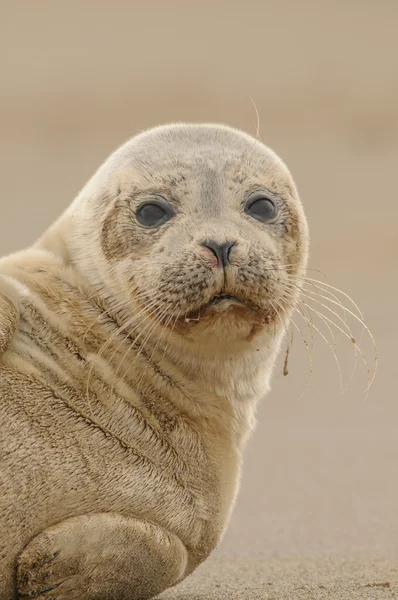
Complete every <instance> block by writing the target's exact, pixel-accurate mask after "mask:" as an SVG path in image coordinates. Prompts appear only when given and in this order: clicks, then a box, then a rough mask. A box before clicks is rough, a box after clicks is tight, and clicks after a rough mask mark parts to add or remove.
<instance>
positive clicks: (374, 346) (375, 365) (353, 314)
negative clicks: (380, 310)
mask: <svg viewBox="0 0 398 600" xmlns="http://www.w3.org/2000/svg"><path fill="white" fill-rule="evenodd" d="M308 293H309V294H311V292H308ZM318 297H319V298H323V299H325V300H327V301H328V302H330V303H332V304H337V302H336V301H334V300H332V299H330V298H327V297H326V296H324V295H322V294H318ZM318 302H319V300H318ZM319 303H320V302H319ZM320 304H321V303H320ZM329 310H330V309H329ZM345 310H346V311H347V312H348V314H350V315H351V316H352V317H354V319H355V320H356V321H358V323H360V324H361V325H362V328H363V329H362V332H361V336H360V340H362V335H363V330H365V331H366V332H367V334H368V335H369V338H370V340H371V342H372V346H373V352H374V367H373V373H372V375H371V377H370V381H369V385H368V387H367V390H369V387H370V386H371V385H372V383H373V381H374V378H375V376H376V371H377V366H378V352H377V344H376V341H375V339H374V337H373V335H372V332H371V331H370V329H369V327H368V326H367V325H366V323H365V321H364V320H363V315H362V313H361V311H360V310H359V308H358V309H357V310H358V312H359V313H360V315H361V317H359V316H358V315H356V314H355V313H354V312H353V311H352V310H350V309H349V308H347V307H346V308H345ZM351 341H352V342H353V344H354V345H356V346H357V347H358V350H359V346H358V344H357V342H356V340H355V338H354V337H351ZM366 364H367V363H366Z"/></svg>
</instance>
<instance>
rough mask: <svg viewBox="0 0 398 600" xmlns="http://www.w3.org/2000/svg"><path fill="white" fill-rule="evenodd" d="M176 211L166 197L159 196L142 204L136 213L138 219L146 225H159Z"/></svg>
mask: <svg viewBox="0 0 398 600" xmlns="http://www.w3.org/2000/svg"><path fill="white" fill-rule="evenodd" d="M173 214H174V212H173V209H172V207H171V206H170V204H169V203H168V202H167V201H166V200H165V199H164V198H157V199H156V200H150V201H148V202H144V203H143V204H140V206H139V207H138V208H137V211H136V213H135V216H136V219H137V221H138V222H139V223H141V225H144V226H145V227H159V225H162V224H163V223H165V222H166V221H168V220H169V219H171V217H172V216H173Z"/></svg>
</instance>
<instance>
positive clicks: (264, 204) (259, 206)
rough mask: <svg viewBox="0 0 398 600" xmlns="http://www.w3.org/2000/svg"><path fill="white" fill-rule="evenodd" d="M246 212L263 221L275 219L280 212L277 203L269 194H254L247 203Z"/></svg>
mask: <svg viewBox="0 0 398 600" xmlns="http://www.w3.org/2000/svg"><path fill="white" fill-rule="evenodd" d="M245 212H246V213H247V214H248V215H250V216H251V217H254V219H257V220H258V221H262V222H263V223H267V222H268V221H273V220H274V219H275V217H276V216H277V214H278V209H277V207H276V204H275V202H274V201H273V200H270V198H267V196H263V195H262V194H261V195H260V194H253V195H252V196H250V198H249V200H248V201H247V203H246V207H245Z"/></svg>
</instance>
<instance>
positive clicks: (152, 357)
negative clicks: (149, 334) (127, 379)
mask: <svg viewBox="0 0 398 600" xmlns="http://www.w3.org/2000/svg"><path fill="white" fill-rule="evenodd" d="M180 312H181V311H177V308H175V309H174V310H173V311H172V313H171V314H170V315H169V318H168V319H166V322H165V323H164V327H163V330H162V332H161V333H160V335H159V337H158V340H157V342H156V344H155V346H154V348H153V350H152V353H151V356H150V357H149V360H148V361H147V364H146V366H145V369H144V371H143V373H142V376H141V378H140V380H139V381H137V384H136V385H137V388H138V389H139V388H140V386H141V384H142V382H143V380H144V379H145V375H146V373H147V371H148V368H149V364H150V363H151V362H153V360H154V355H155V352H156V349H157V348H158V346H159V342H160V341H161V339H162V337H163V335H164V333H165V331H166V329H167V328H168V326H169V324H170V323H171V321H172V320H173V318H174V315H175V314H176V313H177V317H176V319H175V321H174V324H173V327H172V328H170V329H169V334H168V336H167V338H166V345H165V348H164V352H163V357H164V356H165V354H166V350H167V343H168V341H169V340H170V336H171V333H172V331H173V329H174V327H175V325H176V322H177V320H178V316H179V314H180Z"/></svg>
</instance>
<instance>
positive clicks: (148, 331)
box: [116, 305, 169, 389]
mask: <svg viewBox="0 0 398 600" xmlns="http://www.w3.org/2000/svg"><path fill="white" fill-rule="evenodd" d="M168 308H169V305H166V306H165V308H164V310H163V311H162V312H161V313H160V314H158V315H157V316H156V317H155V320H154V321H152V322H151V323H149V324H148V325H147V327H146V328H144V330H143V331H141V332H140V335H141V334H144V333H145V334H146V335H145V338H144V339H143V340H142V342H141V343H140V344H139V347H138V351H137V354H136V355H135V357H134V359H133V360H132V361H131V363H129V365H128V368H127V370H125V371H124V373H123V379H125V378H127V377H128V375H129V373H130V370H131V368H132V367H133V365H134V364H135V363H136V361H137V359H138V358H139V356H141V354H142V352H143V350H144V348H145V346H146V344H147V342H148V340H149V338H150V336H151V335H152V334H153V333H154V332H155V331H156V330H157V329H158V328H159V327H160V325H161V321H162V319H163V317H164V316H165V315H166V314H167V312H168ZM139 337H140V336H138V337H137V338H136V339H135V340H134V341H133V342H132V344H131V345H130V347H129V349H128V350H127V352H128V351H130V350H131V348H132V347H133V345H134V344H135V343H136V342H137V340H138V339H139ZM127 352H126V353H125V354H124V356H123V358H122V360H121V362H120V363H119V366H118V368H117V370H116V375H117V374H118V372H119V370H120V367H121V366H122V364H123V362H124V359H125V357H126V354H127ZM149 362H150V359H148V360H147V364H146V369H147V368H148V363H149ZM142 380H143V378H141V379H140V380H139V382H136V384H135V385H136V388H137V389H139V385H141V382H142Z"/></svg>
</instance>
